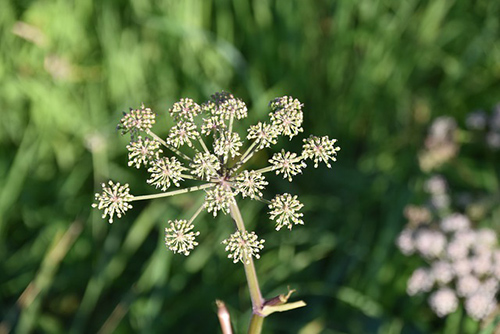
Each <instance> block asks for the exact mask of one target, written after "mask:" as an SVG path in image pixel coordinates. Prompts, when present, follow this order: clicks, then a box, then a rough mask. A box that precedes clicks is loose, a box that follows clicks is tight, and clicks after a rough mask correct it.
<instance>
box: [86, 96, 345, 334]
mask: <svg viewBox="0 0 500 334" xmlns="http://www.w3.org/2000/svg"><path fill="white" fill-rule="evenodd" d="M269 106H270V113H269V118H270V119H269V122H267V123H266V122H258V123H257V124H255V125H251V126H250V127H249V128H248V129H247V131H246V133H247V134H246V139H247V140H248V143H247V144H245V143H244V141H243V140H242V137H241V135H240V133H239V132H237V130H238V128H237V121H238V120H241V119H243V118H245V117H247V115H248V110H247V107H246V105H245V103H244V102H243V101H241V100H240V99H238V98H235V97H234V96H233V95H232V94H230V93H227V92H222V93H216V94H214V95H212V97H211V99H210V100H208V101H207V102H205V103H203V104H201V105H200V104H197V103H196V102H194V101H193V100H192V99H188V98H184V99H181V100H180V101H178V102H176V103H174V105H173V106H172V107H171V108H170V109H169V114H170V116H171V117H172V118H173V120H174V121H175V125H174V126H173V127H172V128H171V129H170V131H169V133H168V136H167V138H166V139H162V138H160V137H159V136H158V135H156V134H155V133H154V132H153V131H152V126H153V125H154V124H155V114H154V113H153V112H152V111H151V109H150V108H146V107H145V106H144V105H141V107H140V108H139V109H131V110H130V111H129V112H128V113H124V116H123V117H122V119H121V121H120V124H119V125H118V129H120V130H121V133H122V134H127V133H130V135H131V140H130V143H129V145H128V146H127V149H128V151H129V155H128V157H129V163H128V165H129V166H131V167H135V168H141V167H143V168H146V169H147V171H148V172H149V173H150V178H149V179H148V180H147V181H146V182H147V183H148V184H151V185H152V186H154V187H155V188H156V189H159V190H161V192H160V193H156V194H151V195H142V196H134V195H131V194H130V193H129V192H130V190H129V186H128V184H125V185H120V183H116V184H115V183H113V182H112V181H109V182H108V183H107V184H104V183H103V184H102V187H103V191H102V193H97V194H96V195H95V199H96V201H97V203H94V204H93V205H92V206H93V207H94V208H97V209H99V210H103V215H102V217H103V218H108V221H109V223H113V219H114V218H115V217H117V218H121V217H122V216H123V215H124V214H125V213H126V211H128V210H129V209H131V208H132V205H131V203H132V202H134V201H137V200H144V199H153V198H161V197H169V196H174V195H179V194H184V193H188V192H198V191H202V190H203V191H204V196H205V197H204V198H205V201H204V203H203V205H202V206H201V207H200V208H199V209H198V210H197V211H196V213H195V214H194V216H193V217H191V218H189V220H185V219H175V220H169V221H168V222H167V224H168V226H167V227H166V228H165V244H166V247H167V248H168V249H169V250H171V251H172V252H174V253H180V254H183V255H186V256H187V255H189V254H190V252H191V251H193V250H194V249H195V247H196V246H197V245H198V241H195V238H196V237H198V236H199V235H200V233H199V232H197V231H195V224H194V223H193V222H194V220H195V218H196V217H197V216H198V215H199V214H200V213H201V212H202V211H207V212H208V213H211V214H212V215H213V216H214V217H215V216H217V215H218V214H220V213H222V214H229V215H230V217H231V218H232V220H233V222H234V226H235V232H234V233H233V234H231V235H230V236H229V237H227V238H226V239H225V240H224V241H222V244H223V245H225V250H226V251H227V252H228V256H227V257H228V258H229V259H231V260H232V261H233V262H234V263H238V262H241V263H242V265H243V267H244V269H245V273H246V277H247V283H248V287H249V291H250V296H251V299H252V309H253V317H252V319H251V322H250V327H249V333H260V330H261V328H262V323H263V319H264V317H266V316H268V315H269V314H271V313H273V312H282V311H286V310H290V309H294V308H297V307H301V306H304V305H305V303H304V302H302V301H299V302H294V303H288V302H287V301H288V298H289V297H290V294H291V292H289V293H288V294H287V295H286V296H285V295H280V296H278V297H279V298H278V297H274V298H272V299H268V300H266V299H264V298H263V297H262V294H261V291H260V288H259V284H258V278H257V273H256V270H255V266H254V262H253V261H254V260H257V259H259V258H260V252H261V251H262V250H263V248H264V240H262V239H259V237H258V236H257V234H256V233H255V231H247V230H246V228H245V223H244V220H243V218H242V216H241V213H240V210H239V208H238V204H237V199H238V198H239V197H241V198H249V199H250V200H257V201H260V202H263V203H265V204H267V205H268V207H269V209H270V212H269V217H270V219H271V221H274V222H275V227H274V228H275V229H276V230H277V231H279V230H280V229H282V228H283V227H285V228H287V229H289V230H291V229H292V227H293V226H294V225H304V221H303V220H302V217H303V214H302V213H301V212H300V210H301V209H302V208H303V204H302V203H301V202H300V201H299V200H298V196H297V195H292V194H288V193H285V194H281V195H277V196H275V197H274V198H273V199H272V200H266V199H265V196H264V190H265V187H266V186H267V185H268V184H269V182H268V181H267V180H266V178H265V176H264V174H265V173H268V172H274V173H275V174H276V175H281V176H282V177H283V178H285V179H287V180H288V181H290V182H291V181H292V179H293V177H296V176H297V175H299V174H301V173H302V170H303V169H304V168H306V167H307V164H306V162H307V161H308V160H312V161H313V162H314V167H315V168H317V167H318V166H319V164H320V163H322V162H323V163H325V164H326V166H327V167H328V168H331V164H330V161H336V156H337V152H338V151H339V150H340V148H339V147H338V146H335V144H336V141H337V140H336V139H329V138H328V137H327V136H323V137H316V136H310V137H309V138H306V139H304V145H303V147H302V152H300V153H295V152H288V151H285V150H281V151H280V152H278V153H275V154H274V155H273V156H272V158H271V159H270V160H269V164H270V165H269V166H267V167H264V168H260V169H258V170H249V169H247V168H245V164H246V163H247V162H248V161H249V160H250V159H251V158H252V157H253V156H254V155H255V153H257V152H258V151H260V150H263V149H266V148H270V147H272V146H273V145H276V144H277V143H278V138H279V137H280V136H285V137H288V138H289V140H291V139H292V138H293V137H295V136H297V135H298V134H299V133H301V132H303V131H304V130H303V128H302V122H303V118H304V116H303V112H302V107H303V105H302V103H300V102H299V101H298V100H297V99H294V98H292V97H288V96H284V97H279V98H276V99H274V100H272V101H271V102H270V104H269ZM243 138H244V137H243ZM165 152H167V153H168V156H163V154H164V153H165ZM186 179H189V180H191V182H192V181H195V182H199V185H196V186H192V187H188V188H181V189H176V190H171V188H172V187H181V186H182V185H181V184H182V182H183V181H184V180H186Z"/></svg>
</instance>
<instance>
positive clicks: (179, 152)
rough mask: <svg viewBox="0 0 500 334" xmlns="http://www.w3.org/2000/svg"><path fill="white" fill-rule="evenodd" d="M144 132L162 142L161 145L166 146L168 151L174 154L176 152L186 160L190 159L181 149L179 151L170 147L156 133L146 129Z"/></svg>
mask: <svg viewBox="0 0 500 334" xmlns="http://www.w3.org/2000/svg"><path fill="white" fill-rule="evenodd" d="M146 133H147V134H148V135H150V136H151V137H153V138H154V139H155V140H157V141H158V142H160V144H162V145H163V146H165V147H166V148H168V149H169V150H170V151H172V152H174V153H175V154H177V155H178V156H180V157H182V158H184V159H186V160H188V161H191V158H190V157H188V156H187V155H185V154H184V153H182V152H181V151H179V150H178V149H176V148H175V147H172V146H170V145H168V144H167V142H166V141H164V140H163V139H161V138H160V137H158V136H157V135H156V133H154V132H153V131H151V130H149V129H147V130H146Z"/></svg>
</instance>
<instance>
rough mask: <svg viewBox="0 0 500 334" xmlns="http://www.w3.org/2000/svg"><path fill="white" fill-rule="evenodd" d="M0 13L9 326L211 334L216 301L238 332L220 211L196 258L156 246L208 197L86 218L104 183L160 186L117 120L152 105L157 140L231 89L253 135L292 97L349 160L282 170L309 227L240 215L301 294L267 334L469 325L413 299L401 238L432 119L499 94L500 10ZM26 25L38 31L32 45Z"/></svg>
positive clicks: (276, 285) (40, 3) (283, 280)
mask: <svg viewBox="0 0 500 334" xmlns="http://www.w3.org/2000/svg"><path fill="white" fill-rule="evenodd" d="M0 8H1V11H0V34H1V38H0V50H1V51H0V319H1V325H0V326H3V327H0V331H1V330H5V329H6V328H11V329H12V331H14V332H17V333H29V332H32V333H33V332H34V333H68V332H72V333H96V332H98V331H100V333H111V332H116V333H160V332H162V333H218V332H219V329H218V323H217V317H216V313H215V304H214V301H215V299H217V298H218V299H222V300H224V301H225V302H226V304H227V305H228V306H229V308H230V312H231V315H232V319H233V322H234V326H235V329H237V330H238V331H239V332H243V331H244V329H245V328H246V326H247V323H248V319H249V315H250V309H249V307H250V301H249V297H248V293H247V290H246V286H245V279H244V274H243V269H242V267H241V266H239V265H234V264H233V263H232V262H231V261H229V260H227V259H226V258H225V256H226V255H225V253H224V250H223V247H222V245H221V244H220V241H221V240H222V239H224V238H225V237H226V236H227V235H228V234H229V233H230V230H231V224H229V219H228V217H227V216H222V217H218V218H217V219H215V220H213V219H212V218H211V217H210V216H209V215H204V216H203V217H202V219H198V220H197V222H196V224H197V226H199V229H200V231H201V233H202V235H201V236H200V246H199V247H198V248H197V250H196V251H194V252H193V253H192V255H190V256H189V257H188V258H184V257H183V256H173V255H172V254H171V253H170V252H169V251H167V250H166V249H165V246H164V244H163V229H164V227H165V224H166V221H167V220H168V219H175V218H186V217H189V215H190V214H192V213H193V211H194V210H195V209H196V207H197V205H198V203H200V201H202V200H203V198H202V197H203V195H202V194H192V195H187V196H179V197H176V198H172V199H166V200H156V201H151V202H148V203H136V204H135V203H134V204H135V205H134V209H133V210H132V211H131V212H129V213H127V215H126V216H125V217H124V218H122V219H121V220H118V221H116V222H115V223H114V224H113V225H109V224H108V223H107V222H106V221H105V220H102V219H101V217H100V214H99V212H94V211H92V210H91V207H90V206H91V203H92V202H93V194H94V192H95V191H99V189H100V186H99V184H100V182H102V181H105V180H107V179H110V178H111V179H113V180H115V181H121V182H122V183H123V182H128V183H129V184H130V186H131V189H132V193H133V194H146V193H152V192H153V189H152V188H151V187H148V186H147V185H146V183H145V182H144V181H145V179H146V174H144V173H141V172H137V170H135V169H134V168H128V167H127V165H126V161H127V156H126V153H127V152H126V149H125V144H126V139H125V138H122V137H120V136H119V135H118V132H117V131H115V129H116V124H117V122H118V120H119V118H120V117H121V112H122V111H124V110H128V108H129V107H134V108H137V107H138V106H139V105H140V103H141V102H144V103H145V104H146V106H149V107H151V108H152V109H153V110H154V111H156V112H157V113H158V115H159V117H158V120H157V126H156V128H155V129H156V130H157V131H159V132H160V133H162V134H163V135H165V134H166V130H167V125H168V124H170V123H168V122H169V120H168V118H167V110H168V108H169V107H170V106H171V104H172V103H174V102H175V101H176V100H178V99H180V98H182V97H192V98H194V99H195V100H197V101H199V102H202V101H204V100H206V99H207V98H208V97H209V96H210V94H212V93H214V92H216V91H220V90H226V91H230V92H232V93H234V94H235V95H236V96H239V97H241V98H242V99H243V100H244V101H245V102H247V104H248V106H249V113H250V116H249V118H250V121H252V122H254V123H255V122H257V121H258V120H261V119H263V118H266V117H267V103H268V102H269V100H271V99H272V98H274V97H277V96H282V95H291V96H293V97H296V98H298V99H299V100H300V101H301V102H303V103H304V105H305V107H304V111H305V124H304V129H305V131H304V136H308V135H309V134H316V135H329V136H330V137H333V138H337V139H338V140H339V142H338V143H339V145H340V146H341V147H342V151H340V152H339V159H338V160H339V161H338V162H337V163H335V164H334V166H333V168H332V169H331V170H329V169H327V168H326V167H324V166H322V167H320V168H318V169H314V168H312V166H309V168H308V169H306V170H305V172H304V174H303V175H302V176H299V177H296V178H295V180H294V182H293V184H289V183H288V182H287V181H286V180H281V179H280V178H272V177H270V179H271V180H272V181H271V182H272V186H270V187H269V188H268V190H267V191H268V193H267V197H271V196H273V195H274V193H277V192H280V193H282V192H285V191H286V192H291V193H296V194H299V196H300V198H301V200H302V201H303V202H304V204H305V220H306V226H304V227H299V228H296V229H294V230H293V231H292V232H288V230H287V231H280V232H279V233H277V232H275V231H274V229H273V226H272V224H271V223H270V222H269V221H268V219H267V217H266V208H265V207H264V206H263V205H261V204H259V203H254V202H248V201H245V202H243V203H242V210H243V216H244V218H245V219H246V221H247V223H248V224H250V225H251V226H254V228H255V229H256V231H257V233H258V234H259V235H260V236H262V237H263V238H265V239H266V248H265V250H264V254H263V257H262V258H261V259H260V260H259V261H257V271H258V273H259V275H260V281H261V285H262V290H263V293H264V294H265V295H266V296H268V297H271V296H274V295H277V294H279V293H283V292H286V291H287V286H290V287H291V288H295V289H297V290H298V291H297V293H296V294H295V295H294V298H300V299H303V300H305V301H306V302H307V303H308V306H307V307H306V308H302V309H298V310H295V311H291V312H286V313H283V314H274V315H272V316H271V317H270V318H269V319H268V320H266V322H265V330H264V332H265V333H303V334H308V333H458V332H460V331H461V332H464V333H469V332H470V333H472V332H474V331H475V330H476V327H474V326H470V324H469V325H467V321H466V320H464V319H463V318H462V316H461V313H460V312H457V313H456V314H454V315H453V316H450V317H448V319H447V320H441V319H438V318H436V317H435V316H434V315H433V314H432V313H431V312H430V310H429V309H428V306H427V302H426V301H425V299H424V298H418V297H417V298H412V299H410V298H409V297H408V296H407V295H406V292H405V288H406V280H407V279H408V277H409V274H410V273H411V271H412V270H413V269H414V268H415V267H416V266H417V265H418V261H414V260H413V259H408V258H405V257H404V256H402V255H401V254H400V253H399V252H398V251H397V250H396V248H395V246H394V239H395V237H396V236H397V234H398V233H399V231H400V230H401V229H402V227H403V225H404V223H405V221H404V218H403V215H402V211H403V207H404V206H405V205H406V204H407V203H408V202H409V201H411V199H412V197H413V193H414V185H415V180H416V178H418V177H419V176H420V173H421V172H420V171H419V168H418V164H417V159H416V153H417V152H418V149H419V147H420V146H421V143H422V142H423V138H424V136H425V131H426V127H427V126H428V124H429V122H430V121H431V120H432V119H433V118H435V117H436V116H438V115H442V114H449V115H453V116H455V117H456V118H457V120H458V121H459V123H461V124H463V119H464V115H465V114H466V113H467V112H469V111H471V110H474V109H476V108H491V107H492V106H493V105H495V104H496V103H497V102H498V101H499V100H500V94H499V93H500V25H499V23H500V22H499V18H500V2H498V1H489V0H478V1H461V0H432V1H417V0H407V1H400V0H357V1H351V0H338V1H327V0H317V1H292V0H276V1H270V0H259V1H248V0H239V1H228V0H187V1H174V0H170V1H168V0H162V1H158V0H129V1H126V0H121V1H120V0H108V1H90V0H79V1H68V0H33V1H29V0H16V1H9V0H2V1H0ZM19 22H24V23H27V24H29V25H30V26H32V27H36V28H37V29H39V31H38V33H37V32H36V31H35V34H34V35H33V34H31V35H33V36H34V37H32V39H33V40H30V38H27V37H22V36H27V35H26V34H28V35H29V31H28V33H26V29H25V30H24V33H22V32H21V33H20V32H19V31H20V30H19V29H20V27H21V28H22V27H25V28H26V26H22V25H20V24H19ZM21 31H22V29H21ZM23 34H24V35H23ZM31 35H29V36H31ZM34 41H35V42H34ZM300 144H301V142H300V140H299V139H296V140H292V141H291V142H288V140H282V141H281V142H280V144H279V145H280V146H281V147H284V148H287V149H292V150H293V149H296V150H298V149H299V147H300ZM261 159H262V160H265V159H266V156H262V157H261ZM67 231H69V232H68V233H67V234H65V233H66V232H67ZM72 241H74V242H72ZM27 288H28V289H27ZM25 289H26V290H25ZM23 291H25V294H23V295H22V296H21V294H22V293H23ZM459 328H460V329H459Z"/></svg>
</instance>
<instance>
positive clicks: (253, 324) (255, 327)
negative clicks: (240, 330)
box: [248, 314, 264, 334]
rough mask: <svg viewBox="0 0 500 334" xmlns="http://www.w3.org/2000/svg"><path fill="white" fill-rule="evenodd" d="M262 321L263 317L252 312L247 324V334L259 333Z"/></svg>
mask: <svg viewBox="0 0 500 334" xmlns="http://www.w3.org/2000/svg"><path fill="white" fill-rule="evenodd" d="M263 323H264V317H261V316H260V315H258V314H253V315H252V319H251V320H250V326H248V334H260V332H262V324H263Z"/></svg>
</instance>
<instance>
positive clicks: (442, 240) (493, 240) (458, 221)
mask: <svg viewBox="0 0 500 334" xmlns="http://www.w3.org/2000/svg"><path fill="white" fill-rule="evenodd" d="M397 245H398V247H399V248H400V250H401V252H402V253H404V254H405V255H411V254H415V253H416V254H418V255H420V256H421V257H422V258H424V259H425V260H426V261H427V262H428V263H429V266H426V267H421V268H418V269H416V270H415V271H414V272H413V274H412V276H411V277H410V279H409V281H408V286H407V292H408V294H409V295H415V294H417V293H422V292H430V291H432V290H433V289H434V288H435V291H434V292H433V293H432V294H431V295H430V297H429V304H430V306H431V308H432V309H433V310H434V312H435V313H436V314H437V315H438V316H439V317H444V316H446V315H448V314H450V313H452V312H454V311H455V310H456V309H457V308H458V305H459V300H460V298H462V299H464V305H465V310H466V312H467V314H469V316H471V317H472V318H474V319H477V320H479V319H484V318H485V317H487V316H488V315H489V314H491V312H493V310H494V309H495V307H496V304H497V302H496V299H495V295H496V294H497V292H498V291H499V282H500V248H499V247H498V240H497V235H496V233H495V232H494V231H493V230H491V229H488V228H481V229H474V228H472V226H471V222H470V220H469V218H468V217H467V216H465V215H462V214H459V213H454V214H451V215H448V216H446V217H444V218H442V219H441V220H440V222H439V224H422V225H420V226H408V227H407V228H405V229H404V230H403V231H402V232H401V234H400V235H399V237H398V240H397Z"/></svg>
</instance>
